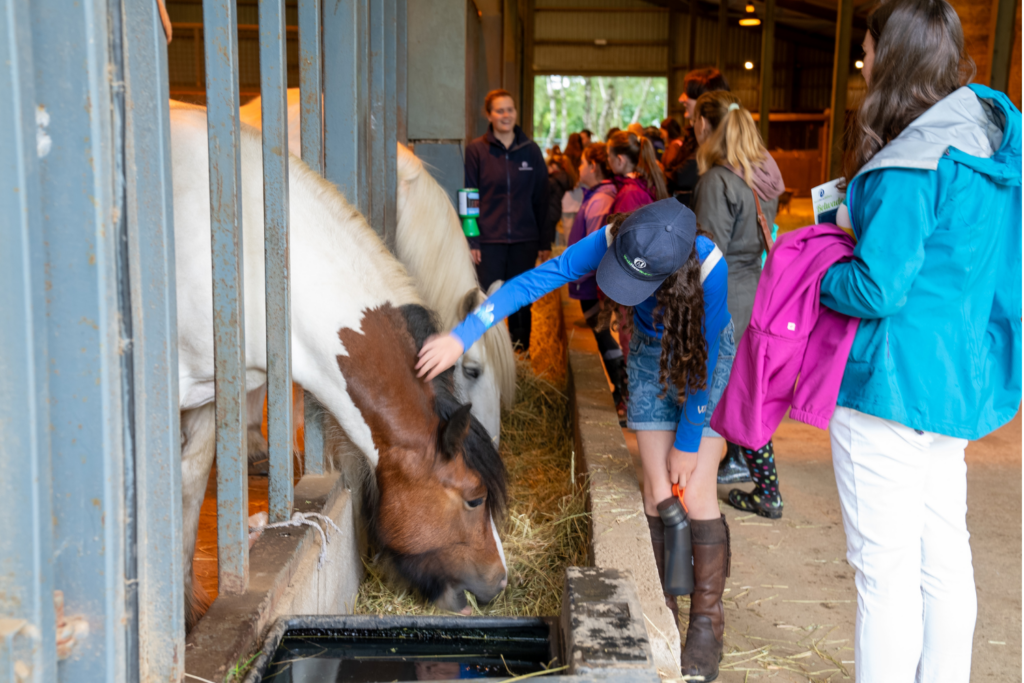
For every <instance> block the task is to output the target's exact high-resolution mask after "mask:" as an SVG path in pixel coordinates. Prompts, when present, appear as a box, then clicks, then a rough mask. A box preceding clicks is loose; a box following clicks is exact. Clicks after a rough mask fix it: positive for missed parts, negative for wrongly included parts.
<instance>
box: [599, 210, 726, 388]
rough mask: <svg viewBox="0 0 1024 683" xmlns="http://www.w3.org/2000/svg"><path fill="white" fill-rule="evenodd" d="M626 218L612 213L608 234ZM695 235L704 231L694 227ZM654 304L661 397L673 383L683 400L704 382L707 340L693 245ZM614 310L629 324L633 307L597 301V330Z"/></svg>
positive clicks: (615, 232)
mask: <svg viewBox="0 0 1024 683" xmlns="http://www.w3.org/2000/svg"><path fill="white" fill-rule="evenodd" d="M628 217H629V214H628V213H616V214H612V215H611V216H609V217H608V230H610V231H611V234H612V237H615V236H617V235H618V234H619V227H620V226H621V225H622V222H623V221H625V220H626V218H628ZM697 234H698V235H705V236H707V234H708V233H706V232H704V231H703V230H700V229H699V228H698V230H697ZM654 295H655V297H656V298H657V300H658V305H657V306H656V307H655V308H654V324H655V325H657V324H661V325H662V327H664V331H663V332H662V334H661V359H660V361H659V373H658V381H659V382H660V383H661V386H662V387H664V389H665V393H663V394H662V395H661V397H664V396H665V394H666V393H668V390H669V387H670V386H674V387H675V388H676V392H677V399H678V400H679V402H680V403H686V399H687V397H688V396H689V395H690V394H692V393H694V392H697V391H699V390H701V389H705V388H707V384H708V343H707V340H706V339H705V338H704V287H703V285H701V282H700V258H699V257H698V256H697V248H696V245H695V246H694V248H693V251H691V252H690V258H688V259H687V260H686V263H684V264H683V265H682V267H681V268H679V270H677V271H676V272H674V273H672V274H671V275H669V276H668V277H667V278H665V281H664V282H662V283H661V286H660V287H658V290H657V291H656V292H655V293H654ZM613 312H618V316H617V317H618V321H619V324H620V325H623V326H624V329H627V330H631V329H632V326H633V308H632V307H631V306H621V305H619V304H617V303H615V302H614V301H612V300H611V299H609V298H607V297H606V298H604V299H602V300H601V312H600V313H599V314H598V319H597V329H599V330H600V329H607V328H609V327H610V325H611V318H612V313H613Z"/></svg>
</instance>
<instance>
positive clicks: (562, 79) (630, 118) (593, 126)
mask: <svg viewBox="0 0 1024 683" xmlns="http://www.w3.org/2000/svg"><path fill="white" fill-rule="evenodd" d="M667 87H668V86H667V82H666V79H665V78H654V77H642V76H628V77H627V76H537V77H536V78H534V81H533V137H534V140H536V141H537V144H539V145H540V146H541V147H542V148H544V149H548V148H550V147H551V146H552V145H555V144H557V145H561V146H562V147H565V143H566V141H567V140H568V139H569V135H570V134H572V133H576V132H579V131H580V130H582V129H583V128H588V129H590V130H592V131H594V137H595V139H598V140H603V139H604V136H605V132H606V131H607V130H608V129H609V128H612V127H613V126H614V127H618V128H625V127H626V126H628V125H629V124H630V123H634V122H636V123H640V124H641V125H643V126H650V125H654V126H657V125H658V124H659V123H660V122H661V120H662V119H663V118H665V116H666V111H667V101H666V90H667Z"/></svg>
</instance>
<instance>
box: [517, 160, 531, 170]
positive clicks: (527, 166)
mask: <svg viewBox="0 0 1024 683" xmlns="http://www.w3.org/2000/svg"><path fill="white" fill-rule="evenodd" d="M519 170H520V171H532V170H533V166H530V164H529V162H527V161H524V162H523V165H522V166H520V167H519Z"/></svg>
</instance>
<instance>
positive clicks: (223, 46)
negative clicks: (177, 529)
mask: <svg viewBox="0 0 1024 683" xmlns="http://www.w3.org/2000/svg"><path fill="white" fill-rule="evenodd" d="M237 25H238V18H237V16H236V10H235V0H205V1H204V2H203V26H204V29H203V34H204V40H205V48H206V101H207V105H206V106H207V117H208V121H207V125H208V127H209V133H210V222H211V229H212V232H213V235H212V251H213V348H214V367H215V380H214V382H215V389H216V392H217V399H216V411H217V580H218V590H219V591H220V592H221V593H242V592H244V591H245V589H246V588H247V587H248V585H249V525H248V517H249V487H248V481H247V474H248V471H247V469H248V462H247V457H246V456H247V453H246V410H245V407H246V406H245V320H244V318H245V306H244V291H243V288H242V282H243V280H242V174H241V163H240V156H239V155H240V152H241V148H240V139H239V135H240V131H239V124H238V108H239V101H238V29H237Z"/></svg>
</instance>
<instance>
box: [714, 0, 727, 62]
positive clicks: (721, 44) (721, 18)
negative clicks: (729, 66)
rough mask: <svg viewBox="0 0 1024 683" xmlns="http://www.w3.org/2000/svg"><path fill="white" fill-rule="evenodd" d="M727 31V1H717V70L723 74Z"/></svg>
mask: <svg viewBox="0 0 1024 683" xmlns="http://www.w3.org/2000/svg"><path fill="white" fill-rule="evenodd" d="M728 31H729V0H718V59H717V61H716V65H717V67H718V70H719V71H721V72H722V73H725V36H726V33H727V32H728Z"/></svg>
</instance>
